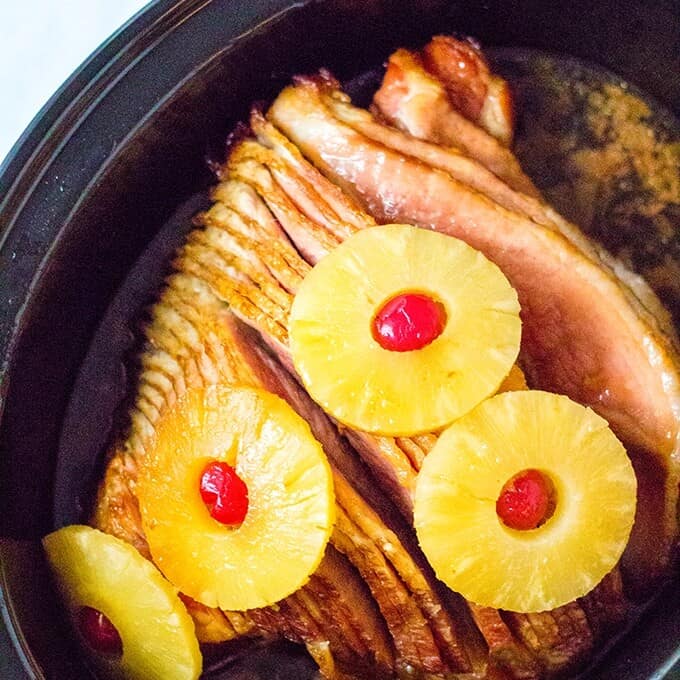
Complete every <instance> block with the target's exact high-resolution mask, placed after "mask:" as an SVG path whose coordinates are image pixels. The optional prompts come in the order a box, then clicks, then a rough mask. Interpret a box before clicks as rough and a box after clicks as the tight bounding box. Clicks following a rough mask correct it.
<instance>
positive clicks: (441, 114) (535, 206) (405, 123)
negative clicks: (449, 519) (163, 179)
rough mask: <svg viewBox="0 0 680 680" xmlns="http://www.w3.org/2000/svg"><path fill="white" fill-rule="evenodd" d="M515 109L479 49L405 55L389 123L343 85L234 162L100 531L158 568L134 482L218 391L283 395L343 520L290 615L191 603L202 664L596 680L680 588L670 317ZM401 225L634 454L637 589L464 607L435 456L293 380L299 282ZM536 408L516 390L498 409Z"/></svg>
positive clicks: (162, 315) (173, 291)
mask: <svg viewBox="0 0 680 680" xmlns="http://www.w3.org/2000/svg"><path fill="white" fill-rule="evenodd" d="M452 55H454V56H455V58H456V59H457V60H458V61H457V62H456V63H458V67H457V68H456V69H453V70H452V69H451V59H452V58H453V57H452ZM460 64H465V66H461V65H460ZM508 101H509V94H508V91H507V85H506V84H505V83H504V82H503V81H501V80H500V79H498V78H497V77H496V76H493V75H492V74H491V73H490V71H489V69H488V66H487V65H486V62H485V61H484V60H483V58H482V56H481V53H480V52H479V50H478V49H477V48H476V47H475V46H474V45H472V44H471V43H469V42H467V41H457V40H454V39H452V38H449V37H438V38H435V39H433V41H432V42H431V43H430V44H429V45H428V46H427V47H426V48H425V49H424V50H423V51H422V52H421V53H418V54H416V53H410V52H406V51H405V50H399V51H398V52H397V53H396V54H395V55H393V56H392V57H391V59H390V62H389V65H388V69H387V71H386V75H385V81H384V83H383V85H382V87H381V88H380V90H379V91H378V93H377V94H376V98H375V101H374V106H373V111H374V113H369V112H368V111H365V110H362V109H357V108H356V107H354V106H352V104H351V102H350V100H349V98H348V97H347V96H346V95H345V94H344V93H342V92H341V90H340V88H339V86H338V84H337V83H336V82H335V81H334V80H333V79H332V77H330V75H329V74H327V73H324V74H321V75H320V76H316V77H312V78H299V79H297V80H296V82H295V83H294V84H293V85H292V86H290V87H288V88H286V89H285V90H284V91H283V92H282V93H281V94H280V95H279V97H278V98H277V99H276V100H275V101H274V103H273V104H272V106H271V108H270V109H269V111H268V112H267V114H266V116H265V115H264V114H263V113H262V112H261V111H260V110H257V109H256V110H254V111H253V113H252V116H251V120H250V127H249V133H248V134H247V135H245V136H242V137H241V138H240V139H239V140H238V141H235V142H233V143H232V145H231V147H230V149H229V154H228V158H227V159H226V161H225V163H224V164H223V166H221V168H220V171H219V184H218V185H217V186H216V187H215V188H214V189H213V192H212V201H213V202H212V206H211V207H210V209H209V210H207V211H206V212H205V213H203V214H202V215H200V216H198V217H197V219H196V228H195V229H194V230H193V231H192V232H191V233H190V234H189V236H188V237H187V241H186V243H185V245H184V246H183V247H182V248H181V249H180V251H179V252H178V253H177V255H176V257H175V259H174V261H173V269H174V273H173V274H172V275H171V276H170V277H169V278H168V280H167V282H166V286H165V288H164V290H163V291H162V292H161V294H160V296H159V298H158V301H157V302H156V304H155V305H154V306H153V307H152V309H151V313H150V319H149V322H148V324H147V325H146V328H145V331H144V334H145V346H144V350H143V352H142V354H141V356H140V359H139V369H140V370H139V382H138V385H137V390H136V395H135V399H134V406H133V408H132V409H131V411H130V413H129V427H128V429H127V430H126V431H124V432H122V433H120V435H119V436H118V437H117V438H116V439H115V440H114V441H113V443H112V445H111V447H110V451H109V462H108V467H107V470H106V473H105V477H104V479H103V481H102V484H101V486H100V490H99V495H98V498H97V503H96V509H95V513H94V516H93V524H94V525H95V526H97V527H99V528H101V529H103V530H104V531H107V532H109V533H112V534H114V535H116V536H118V537H120V538H122V539H124V540H127V541H128V542H130V543H132V544H133V545H134V546H135V547H136V548H137V549H138V550H139V551H140V552H141V553H142V554H144V555H146V556H147V557H148V558H150V554H149V549H148V545H147V543H146V539H145V536H144V532H143V528H142V524H141V519H140V513H139V507H138V503H137V498H136V495H135V484H136V478H137V474H138V471H139V469H140V467H141V466H143V465H144V464H145V463H144V461H145V457H146V455H147V450H148V447H149V446H150V445H151V442H152V439H153V434H154V429H155V425H156V423H157V422H158V420H159V418H160V417H162V415H163V413H165V412H166V411H167V409H169V408H171V407H172V405H173V404H174V403H175V401H176V400H177V399H178V398H179V397H180V396H181V395H182V394H183V393H184V392H185V391H186V390H187V389H190V388H192V387H194V386H205V385H209V384H214V383H216V382H222V383H227V384H239V385H252V386H258V387H262V388H264V389H267V390H269V391H271V392H273V393H275V394H278V395H279V396H281V397H282V398H283V399H285V400H286V401H288V403H289V404H290V405H291V406H292V407H293V408H294V409H295V410H296V411H297V412H298V413H299V414H300V415H301V416H302V417H303V418H305V419H306V420H307V421H308V422H309V424H310V426H311V429H312V431H313V433H314V435H315V436H316V438H317V439H318V440H319V441H320V442H321V444H322V445H323V447H324V450H325V452H326V454H327V456H328V459H329V461H330V463H331V467H332V470H333V475H334V484H335V491H336V502H337V508H336V514H337V517H338V520H337V523H336V526H335V529H334V532H333V534H332V537H331V540H330V544H329V546H328V549H327V552H326V555H325V557H324V560H323V562H322V563H321V565H320V567H319V568H318V570H317V571H316V572H315V573H314V574H313V575H312V576H311V578H310V580H309V582H308V583H307V584H306V585H305V586H304V587H303V588H301V589H300V590H299V591H298V592H296V593H294V594H293V595H291V596H289V597H288V598H286V599H285V600H283V601H282V602H279V603H277V604H276V605H274V606H271V607H266V608H263V609H258V610H250V611H245V612H226V611H220V610H217V609H210V608H207V607H205V606H203V605H200V604H198V603H196V602H193V601H191V600H190V599H188V598H185V602H186V604H187V607H188V609H189V611H190V613H191V614H192V616H193V617H194V620H195V622H196V630H197V634H198V636H199V639H200V640H201V641H202V642H213V643H214V642H226V641H229V640H234V639H236V638H241V637H249V638H260V639H265V640H267V639H275V638H281V637H283V638H287V639H289V640H293V641H295V642H299V643H302V644H305V645H306V646H307V648H308V650H309V651H310V654H311V655H312V656H313V658H314V659H315V660H316V661H317V663H318V664H319V668H320V671H321V673H322V674H323V675H324V676H325V677H328V678H349V677H353V678H369V677H370V678H382V677H384V678H389V677H397V676H399V677H401V676H413V677H424V678H480V679H481V678H490V679H494V680H501V679H502V678H516V679H520V678H526V679H538V678H544V677H550V676H553V675H557V674H560V675H561V674H564V673H565V672H569V671H572V670H575V669H577V668H579V667H580V666H581V665H582V664H583V663H584V662H586V661H587V660H588V659H589V658H591V656H592V654H593V652H594V651H595V650H596V649H597V648H598V647H599V646H600V645H602V643H603V642H604V641H605V640H606V639H607V638H608V637H609V636H611V634H612V633H615V632H616V631H617V630H619V629H620V628H621V626H622V625H623V623H624V622H625V620H626V618H627V616H628V614H629V611H630V604H629V602H630V599H631V598H634V597H637V596H639V594H640V592H641V591H642V590H643V585H648V584H650V583H651V582H654V581H657V582H658V581H659V580H660V579H663V578H664V576H665V575H667V574H668V570H669V565H670V562H671V559H672V556H673V551H674V548H675V543H676V540H677V526H676V506H677V493H678V457H679V454H678V435H679V429H680V428H679V416H678V414H679V413H680V390H679V389H678V374H677V362H676V355H675V350H674V348H673V342H672V340H671V338H670V335H671V333H672V331H671V329H670V327H669V323H668V319H667V317H665V316H664V313H663V312H662V311H661V307H660V305H659V303H658V301H657V300H656V299H655V298H654V296H653V295H652V294H651V292H650V291H649V290H648V289H647V288H646V286H645V285H644V284H643V283H642V282H640V281H639V280H638V279H637V278H635V277H634V276H633V275H632V274H630V273H629V272H626V271H625V270H624V269H623V268H622V267H621V266H619V265H618V264H616V263H614V262H613V261H612V260H611V259H609V258H608V257H607V256H604V255H603V254H602V253H601V252H600V251H598V250H597V248H595V247H594V246H592V245H591V244H590V243H589V242H588V240H587V239H586V238H585V237H584V236H583V235H582V234H581V232H580V231H579V230H578V228H577V227H575V226H574V225H571V224H569V223H568V222H566V221H565V220H563V219H562V218H561V217H560V216H559V215H557V214H556V213H555V212H554V211H553V210H552V209H551V208H550V207H548V206H547V205H545V204H544V203H543V202H542V201H541V199H540V197H539V196H538V193H537V191H536V190H535V188H534V187H533V184H532V183H531V182H530V180H529V179H528V178H527V177H526V176H524V174H523V173H522V171H521V168H520V166H519V163H518V162H517V161H516V159H515V158H514V156H512V154H511V153H510V151H509V150H508V148H507V146H506V145H507V143H508V142H509V140H510V136H511V135H510V133H509V132H508V129H509V130H511V117H510V116H509V114H508V107H507V102H508ZM414 102H415V103H414ZM435 104H436V105H435ZM485 111H486V113H485ZM489 111H491V112H492V113H489ZM393 221H397V222H407V223H412V224H415V225H417V226H420V227H423V228H429V229H436V230H438V231H441V232H442V233H446V234H451V235H454V236H457V237H459V238H462V239H463V240H466V241H467V242H468V243H470V244H471V245H472V246H474V247H475V248H478V249H479V250H481V251H483V252H484V253H485V254H486V255H487V257H489V258H490V259H491V260H493V261H494V262H496V264H498V265H499V267H500V268H501V269H502V270H503V271H504V273H505V274H506V275H507V276H508V278H509V279H510V281H511V282H512V284H513V285H514V286H515V288H516V289H517V291H518V294H519V296H520V301H521V304H522V318H523V324H524V331H523V342H522V349H521V354H520V360H521V364H522V366H523V368H524V369H525V370H526V373H527V376H528V379H529V383H530V384H531V385H532V386H535V387H540V388H543V389H549V390H552V391H556V392H562V393H565V394H568V395H569V396H571V397H572V398H574V399H576V400H578V401H580V402H581V403H584V404H588V405H590V406H592V408H593V409H594V410H596V411H597V412H598V413H600V414H601V415H603V416H604V417H605V418H607V419H608V420H609V422H610V423H611V425H612V427H613V428H614V429H615V431H616V432H617V434H618V435H619V437H620V438H621V439H622V440H623V441H624V443H625V444H626V445H627V447H628V450H629V452H630V454H631V457H632V458H633V461H634V465H635V469H636V473H637V475H638V479H639V487H640V497H639V499H638V515H637V518H636V526H635V528H634V531H633V534H632V536H631V540H630V543H629V546H628V548H627V550H626V553H625V555H624V559H623V561H622V564H621V566H620V569H619V568H617V569H615V570H614V571H613V572H612V573H611V574H609V575H608V576H607V577H606V578H605V579H604V580H603V581H602V582H601V583H600V584H599V585H598V586H597V587H596V588H595V590H593V591H592V592H591V593H589V594H588V595H586V596H585V597H583V598H581V599H579V600H578V601H576V602H572V603H569V604H568V605H565V606H563V607H560V608H559V609H557V610H554V611H550V612H541V613H536V614H517V613H509V612H500V611H496V610H493V609H489V608H482V607H479V606H476V605H474V604H473V603H468V602H466V601H465V600H463V599H462V598H461V597H460V596H458V595H457V594H455V593H453V592H451V591H449V590H448V589H446V588H445V587H444V586H443V585H442V584H441V583H439V582H438V581H437V580H436V579H435V577H434V574H433V572H432V570H431V568H430V567H429V565H428V564H427V562H426V560H425V558H424V556H423V555H422V553H421V552H420V550H419V548H418V545H417V542H416V540H415V536H414V533H413V530H412V526H411V524H412V503H413V501H412V494H413V489H414V484H415V479H416V475H417V472H418V470H419V468H420V466H421V464H422V461H423V459H424V457H425V456H426V455H427V453H428V452H429V450H430V449H431V448H432V446H433V445H434V443H435V442H436V440H437V434H436V433H431V434H421V435H418V436H414V437H398V438H392V437H380V436H376V435H371V434H368V433H364V432H359V431H356V430H352V429H348V428H346V427H343V426H340V425H338V424H337V423H335V422H333V421H332V419H330V418H329V417H328V416H327V415H326V414H325V413H323V412H322V411H321V409H320V408H319V407H318V406H317V405H316V404H315V403H314V402H313V401H312V400H311V399H310V397H309V396H308V395H307V394H306V392H305V391H304V389H303V388H302V387H301V385H300V383H299V382H298V380H297V378H296V376H295V373H294V369H293V366H292V361H291V358H290V353H289V349H288V314H289V311H290V306H291V304H292V300H293V297H294V295H295V292H296V290H297V287H298V286H299V284H300V282H301V281H302V279H303V278H304V276H305V275H306V273H307V272H308V271H309V269H310V267H311V266H313V265H314V264H315V263H316V262H317V261H318V260H319V259H320V258H322V257H323V256H324V255H325V254H327V253H328V252H330V251H331V250H332V249H333V248H334V247H335V246H336V245H338V244H339V243H341V242H342V241H343V240H344V239H346V238H347V237H348V236H350V235H351V234H353V233H354V232H356V231H357V230H359V229H365V228H371V227H372V226H374V225H375V224H376V223H383V222H393ZM518 375H519V376H520V377H519V378H518V377H517V376H518ZM522 386H523V378H522V377H521V372H520V371H519V369H515V371H513V373H512V374H511V376H510V378H509V380H508V382H507V384H506V385H504V386H503V387H502V389H519V388H521V387H522ZM624 593H625V594H624Z"/></svg>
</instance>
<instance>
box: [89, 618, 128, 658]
mask: <svg viewBox="0 0 680 680" xmlns="http://www.w3.org/2000/svg"><path fill="white" fill-rule="evenodd" d="M78 627H79V629H80V633H81V634H82V636H83V637H84V638H85V642H87V644H88V646H89V647H91V648H92V649H93V650H94V651H95V652H98V653H99V654H108V655H120V654H122V653H123V643H122V641H121V639H120V635H119V634H118V631H117V630H116V627H115V626H114V625H113V624H112V623H111V621H109V619H108V618H106V616H104V614H102V613H101V612H100V611H99V610H97V609H93V608H92V607H82V608H81V609H80V612H79V614H78Z"/></svg>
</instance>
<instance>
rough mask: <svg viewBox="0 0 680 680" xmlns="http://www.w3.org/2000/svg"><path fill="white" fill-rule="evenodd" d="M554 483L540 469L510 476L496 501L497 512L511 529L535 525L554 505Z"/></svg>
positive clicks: (540, 521)
mask: <svg viewBox="0 0 680 680" xmlns="http://www.w3.org/2000/svg"><path fill="white" fill-rule="evenodd" d="M553 495H554V491H553V486H552V483H551V482H550V480H549V479H548V478H547V477H546V476H545V475H544V474H543V473H541V472H539V471H538V470H525V471H524V472H520V473H519V474H518V475H515V476H514V477H513V478H512V479H510V480H509V481H508V482H507V483H506V484H505V486H504V487H503V489H502V490H501V493H500V495H499V496H498V500H497V501H496V513H497V514H498V517H499V518H500V519H501V521H502V522H503V524H505V525H506V526H508V527H510V528H511V529H518V530H520V531H526V530H528V529H535V528H536V527H538V526H540V525H541V524H543V523H544V522H546V521H547V520H548V519H550V515H551V514H552V511H553V509H554V502H553Z"/></svg>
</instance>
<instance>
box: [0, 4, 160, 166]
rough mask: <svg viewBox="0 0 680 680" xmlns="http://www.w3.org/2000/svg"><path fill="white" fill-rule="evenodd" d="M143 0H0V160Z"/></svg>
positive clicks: (137, 8) (142, 5)
mask: <svg viewBox="0 0 680 680" xmlns="http://www.w3.org/2000/svg"><path fill="white" fill-rule="evenodd" d="M146 3H147V0H0V163H1V162H2V160H3V159H4V158H5V156H6V154H7V153H8V152H9V150H10V148H11V147H12V145H13V144H14V142H15V141H16V140H17V139H18V138H19V136H20V135H21V133H22V132H23V131H24V129H25V128H26V126H27V125H28V124H29V123H30V122H31V119H32V118H33V117H34V116H35V114H36V113H38V111H39V110H40V109H41V107H42V106H43V105H44V104H45V103H46V102H47V100H48V99H49V98H50V97H51V96H52V94H53V93H54V92H55V91H56V90H57V88H59V86H60V85H61V84H62V83H63V82H64V81H65V80H66V79H67V78H68V77H69V76H70V75H71V73H72V72H73V71H74V70H75V69H76V68H77V67H78V66H79V65H80V64H81V63H82V62H83V61H84V60H85V59H86V58H87V57H88V56H89V55H90V54H91V53H92V52H93V51H94V50H95V49H96V48H97V47H98V46H99V45H100V44H101V43H102V42H104V41H105V40H106V39H107V38H108V37H109V36H110V35H111V34H112V33H113V32H115V31H116V29H118V28H119V27H120V26H121V25H122V24H123V23H125V22H126V21H127V20H128V19H129V18H130V17H132V16H133V15H134V14H135V13H136V12H137V11H139V10H140V9H141V8H142V7H144V6H145V5H146Z"/></svg>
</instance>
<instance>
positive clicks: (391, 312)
mask: <svg viewBox="0 0 680 680" xmlns="http://www.w3.org/2000/svg"><path fill="white" fill-rule="evenodd" d="M445 325H446V311H445V310H444V305H443V304H442V303H441V302H437V301H436V300H434V299H433V298H431V297H430V296H429V295H424V294H422V293H401V294H399V295H395V296H394V297H393V298H391V299H390V300H388V301H387V302H386V303H385V304H384V305H383V306H382V308H381V309H380V311H379V312H378V313H377V314H376V316H375V318H374V319H373V338H374V339H375V341H376V342H377V343H378V344H379V345H380V346H381V347H383V348H384V349H388V350H391V351H393V352H410V351H412V350H416V349H422V348H423V347H426V346H427V345H429V344H430V343H431V342H432V341H433V340H436V339H437V338H438V337H439V336H440V335H441V334H442V331H443V330H444V326H445Z"/></svg>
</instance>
